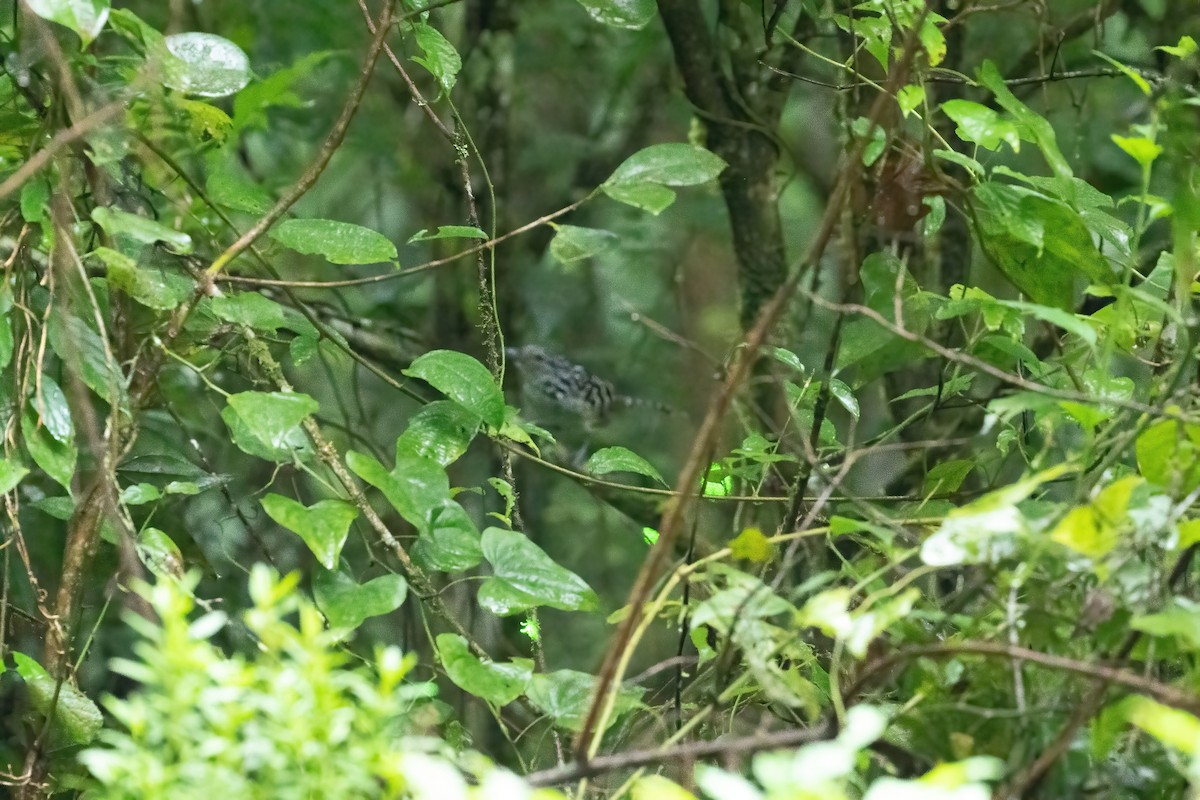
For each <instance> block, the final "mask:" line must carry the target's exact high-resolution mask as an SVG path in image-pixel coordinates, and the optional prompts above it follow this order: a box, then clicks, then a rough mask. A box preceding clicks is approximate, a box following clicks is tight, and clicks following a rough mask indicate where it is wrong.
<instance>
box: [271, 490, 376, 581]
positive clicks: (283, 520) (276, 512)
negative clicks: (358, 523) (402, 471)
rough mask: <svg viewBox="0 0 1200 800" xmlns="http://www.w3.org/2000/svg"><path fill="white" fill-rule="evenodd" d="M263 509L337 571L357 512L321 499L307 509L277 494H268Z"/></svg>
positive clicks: (349, 506) (345, 504)
mask: <svg viewBox="0 0 1200 800" xmlns="http://www.w3.org/2000/svg"><path fill="white" fill-rule="evenodd" d="M262 506H263V509H264V510H265V511H266V512H267V516H269V517H270V518H271V519H273V520H275V521H276V522H277V523H279V524H280V525H282V526H283V527H285V528H287V529H288V530H289V531H291V532H292V533H295V534H296V535H298V536H299V537H300V538H301V539H303V540H304V543H305V544H306V545H308V549H309V550H311V551H312V553H313V555H314V556H316V557H317V561H319V562H320V564H321V566H323V567H325V569H337V565H338V555H339V554H340V553H341V552H342V545H344V544H345V543H346V535H347V534H348V533H349V532H350V523H352V522H354V520H355V518H356V517H358V509H356V508H355V507H354V506H352V505H350V504H349V503H346V502H343V501H341V500H321V501H320V502H318V503H314V504H313V505H311V506H308V507H305V506H304V505H302V504H301V503H298V502H296V501H295V500H293V499H292V498H290V497H284V496H283V495H278V494H268V495H267V496H266V497H264V498H263V499H262Z"/></svg>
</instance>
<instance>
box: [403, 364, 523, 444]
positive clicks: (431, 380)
mask: <svg viewBox="0 0 1200 800" xmlns="http://www.w3.org/2000/svg"><path fill="white" fill-rule="evenodd" d="M403 373H404V374H405V375H407V376H409V377H410V378H420V379H421V380H423V381H425V382H426V383H428V384H429V385H430V386H432V387H433V388H435V389H437V390H438V391H439V392H441V393H442V394H444V395H446V396H447V397H449V398H450V399H451V400H453V401H454V402H456V403H458V404H459V405H460V406H462V407H463V408H465V409H468V410H470V411H473V412H474V413H476V414H478V415H479V418H480V419H482V420H483V421H484V422H486V423H487V424H488V425H490V426H492V427H493V428H499V427H500V426H501V425H503V424H504V395H503V393H502V392H501V391H500V387H499V386H497V385H496V381H495V380H493V379H492V373H490V372H488V368H487V367H485V366H484V365H483V364H480V363H479V362H478V361H477V360H475V359H474V358H472V357H471V356H469V355H467V354H466V353H457V352H455V351H453V350H431V351H430V352H428V353H425V354H424V355H422V356H421V357H420V358H418V359H417V360H416V361H414V362H413V363H412V364H411V365H410V366H409V368H408V369H406V370H403Z"/></svg>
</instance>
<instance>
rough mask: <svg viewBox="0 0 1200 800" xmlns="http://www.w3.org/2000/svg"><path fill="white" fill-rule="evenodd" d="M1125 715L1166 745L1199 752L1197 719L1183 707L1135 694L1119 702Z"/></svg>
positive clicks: (1193, 753)
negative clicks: (1175, 706) (1183, 709)
mask: <svg viewBox="0 0 1200 800" xmlns="http://www.w3.org/2000/svg"><path fill="white" fill-rule="evenodd" d="M1122 706H1123V707H1124V709H1125V713H1126V718H1127V719H1128V720H1129V722H1131V723H1132V724H1134V725H1136V726H1138V727H1139V728H1141V729H1142V730H1144V731H1146V733H1148V734H1150V735H1151V736H1153V737H1154V738H1155V739H1158V740H1159V741H1160V742H1162V743H1163V744H1165V745H1168V746H1169V747H1173V748H1175V749H1176V750H1178V751H1180V752H1181V753H1184V754H1185V755H1188V756H1191V757H1193V758H1195V757H1196V755H1197V754H1198V753H1200V719H1197V718H1196V717H1195V715H1193V714H1189V713H1188V712H1186V711H1180V710H1179V709H1177V708H1171V707H1170V706H1165V705H1163V704H1162V703H1158V702H1156V701H1154V700H1151V699H1150V698H1149V697H1145V696H1142V695H1135V696H1133V697H1129V698H1126V700H1125V701H1124V702H1123V703H1122Z"/></svg>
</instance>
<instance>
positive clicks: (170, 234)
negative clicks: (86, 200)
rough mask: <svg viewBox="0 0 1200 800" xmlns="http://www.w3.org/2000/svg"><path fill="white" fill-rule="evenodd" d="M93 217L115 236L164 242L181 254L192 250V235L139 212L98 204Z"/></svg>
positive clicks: (142, 241)
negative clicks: (129, 211)
mask: <svg viewBox="0 0 1200 800" xmlns="http://www.w3.org/2000/svg"><path fill="white" fill-rule="evenodd" d="M92 219H93V220H94V221H95V222H96V224H97V225H99V226H100V227H101V228H103V229H104V232H105V233H107V234H108V235H109V236H112V237H114V238H117V237H121V236H125V237H128V238H130V239H132V240H133V241H134V242H137V243H139V244H143V245H146V244H154V243H155V242H163V243H164V244H166V245H167V246H168V247H170V248H171V250H173V251H175V252H176V253H179V254H180V255H186V254H187V253H190V252H192V237H190V236H188V235H187V234H186V233H183V232H182V231H177V230H175V229H174V228H168V227H167V226H166V225H163V224H161V223H158V222H155V221H154V220H152V219H147V218H146V217H141V216H138V215H137V214H130V213H128V212H127V211H118V210H115V209H111V208H106V207H105V206H97V207H96V208H93V209H92Z"/></svg>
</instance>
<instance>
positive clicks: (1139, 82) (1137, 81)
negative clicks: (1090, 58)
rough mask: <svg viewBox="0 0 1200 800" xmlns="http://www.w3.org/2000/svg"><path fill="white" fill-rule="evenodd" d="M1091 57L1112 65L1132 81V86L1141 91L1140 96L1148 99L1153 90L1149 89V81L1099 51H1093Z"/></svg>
mask: <svg viewBox="0 0 1200 800" xmlns="http://www.w3.org/2000/svg"><path fill="white" fill-rule="evenodd" d="M1092 55H1094V56H1097V57H1099V58H1102V59H1104V60H1105V61H1107V62H1108V63H1110V64H1112V65H1113V66H1114V67H1116V68H1117V69H1118V70H1120V71H1121V73H1122V74H1123V75H1124V76H1125V77H1126V78H1129V80H1131V81H1133V85H1134V86H1136V87H1138V88H1139V89H1141V91H1142V94H1144V95H1146V96H1147V97H1149V96H1150V95H1151V93H1152V92H1153V91H1154V90H1153V89H1151V88H1150V82H1149V81H1147V80H1146V79H1145V78H1143V77H1142V76H1141V75H1139V74H1138V73H1136V72H1134V71H1133V70H1132V69H1130V68H1129V67H1127V66H1125V65H1124V64H1122V63H1121V62H1120V61H1117V60H1116V59H1115V58H1113V57H1112V56H1110V55H1108V54H1107V53H1101V52H1100V51H1099V50H1093V51H1092Z"/></svg>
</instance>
